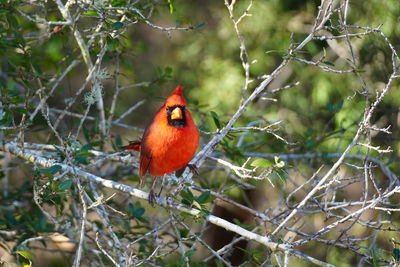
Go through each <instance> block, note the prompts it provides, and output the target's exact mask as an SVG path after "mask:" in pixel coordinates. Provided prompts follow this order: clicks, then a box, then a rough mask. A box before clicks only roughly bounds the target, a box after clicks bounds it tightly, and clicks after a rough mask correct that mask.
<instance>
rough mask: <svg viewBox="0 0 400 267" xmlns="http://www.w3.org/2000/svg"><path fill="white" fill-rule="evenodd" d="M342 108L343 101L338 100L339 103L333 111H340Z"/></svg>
mask: <svg viewBox="0 0 400 267" xmlns="http://www.w3.org/2000/svg"><path fill="white" fill-rule="evenodd" d="M342 107H343V100H340V101H339V103H338V104H337V105H336V107H335V111H336V112H338V111H340V110H341V109H342Z"/></svg>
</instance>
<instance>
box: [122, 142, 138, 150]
mask: <svg viewBox="0 0 400 267" xmlns="http://www.w3.org/2000/svg"><path fill="white" fill-rule="evenodd" d="M141 143H142V141H141V140H136V141H132V142H129V145H127V146H123V147H122V148H123V149H128V150H133V151H139V152H140V149H141Z"/></svg>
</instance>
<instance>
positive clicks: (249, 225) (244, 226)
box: [233, 218, 256, 229]
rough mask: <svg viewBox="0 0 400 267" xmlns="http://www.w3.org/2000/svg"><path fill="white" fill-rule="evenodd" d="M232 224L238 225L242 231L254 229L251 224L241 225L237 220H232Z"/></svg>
mask: <svg viewBox="0 0 400 267" xmlns="http://www.w3.org/2000/svg"><path fill="white" fill-rule="evenodd" d="M233 222H234V223H235V224H237V225H239V226H240V227H242V228H244V229H252V228H254V227H256V226H255V225H253V224H245V223H241V222H240V221H239V220H238V219H236V218H233Z"/></svg>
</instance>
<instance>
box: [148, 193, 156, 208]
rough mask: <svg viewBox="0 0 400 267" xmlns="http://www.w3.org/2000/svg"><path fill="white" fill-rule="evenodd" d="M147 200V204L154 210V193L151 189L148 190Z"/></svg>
mask: <svg viewBox="0 0 400 267" xmlns="http://www.w3.org/2000/svg"><path fill="white" fill-rule="evenodd" d="M148 200H149V204H150V205H151V206H152V207H153V208H154V203H155V202H157V201H156V194H155V193H154V189H153V188H152V189H150V192H149V198H148Z"/></svg>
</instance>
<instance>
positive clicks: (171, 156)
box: [123, 85, 200, 206]
mask: <svg viewBox="0 0 400 267" xmlns="http://www.w3.org/2000/svg"><path fill="white" fill-rule="evenodd" d="M182 90H183V87H182V86H180V85H178V86H177V87H176V88H175V90H174V92H173V93H172V94H171V96H170V97H168V99H167V100H166V101H165V103H164V105H163V106H162V107H161V108H160V109H159V110H158V112H157V113H156V115H155V116H154V117H153V119H152V120H151V122H150V123H149V125H147V127H146V129H145V131H144V134H143V137H142V139H141V140H138V141H133V142H131V143H130V144H129V145H127V146H124V147H123V148H124V149H129V150H134V151H140V164H139V176H140V186H141V187H142V186H143V184H144V176H145V175H146V173H147V172H148V173H149V174H150V175H153V176H155V178H154V180H153V184H152V186H151V189H150V193H149V203H150V204H151V205H152V206H153V203H154V200H155V195H154V185H155V182H156V180H157V176H163V175H165V174H169V173H172V172H173V171H176V170H179V169H181V168H183V167H185V166H187V165H188V163H189V161H190V160H191V159H192V158H193V155H194V154H195V152H196V149H197V147H198V145H199V138H200V136H199V130H198V129H197V127H196V125H195V124H194V122H193V119H192V116H191V115H190V112H189V110H187V109H186V101H185V99H184V98H183V95H182ZM189 167H190V168H191V170H192V171H195V170H193V167H192V166H189Z"/></svg>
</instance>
